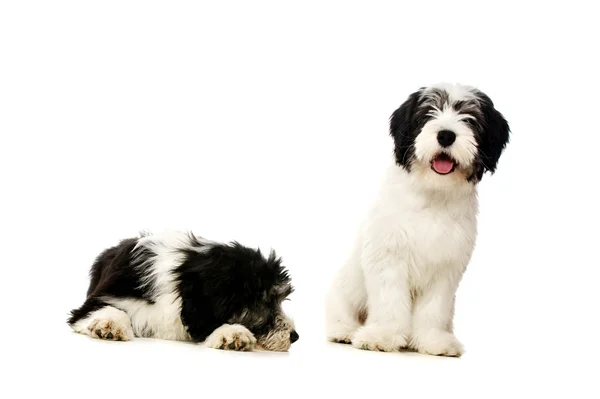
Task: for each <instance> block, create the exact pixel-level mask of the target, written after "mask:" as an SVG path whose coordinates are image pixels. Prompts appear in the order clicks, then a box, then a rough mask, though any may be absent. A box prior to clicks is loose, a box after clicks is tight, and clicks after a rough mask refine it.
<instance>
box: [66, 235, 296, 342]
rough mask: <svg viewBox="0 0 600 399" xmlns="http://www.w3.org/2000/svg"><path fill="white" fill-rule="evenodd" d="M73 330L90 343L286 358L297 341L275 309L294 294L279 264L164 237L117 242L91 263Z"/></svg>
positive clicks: (250, 252) (242, 251) (239, 250)
mask: <svg viewBox="0 0 600 399" xmlns="http://www.w3.org/2000/svg"><path fill="white" fill-rule="evenodd" d="M90 277H91V279H90V280H91V281H90V286H89V289H88V292H87V299H86V301H85V302H84V303H83V305H82V306H81V307H79V308H78V309H75V310H73V311H72V312H71V317H70V318H69V320H68V324H69V325H70V326H71V327H72V328H73V330H74V331H76V332H79V333H83V334H87V335H89V336H91V337H94V338H101V339H108V340H123V341H127V340H130V339H132V338H133V337H135V336H136V337H153V338H160V339H169V340H185V341H195V342H204V341H205V342H206V345H207V346H209V347H213V348H218V349H232V350H251V349H253V348H254V347H256V346H258V347H259V348H262V349H265V350H274V351H287V350H288V349H289V347H290V345H291V344H292V343H293V342H294V341H296V340H297V339H298V334H297V332H296V331H295V329H294V324H293V322H292V321H291V320H290V319H289V318H288V317H287V316H286V315H285V314H284V312H283V310H282V308H281V304H282V301H283V300H285V299H286V298H287V297H288V296H289V295H290V294H291V293H292V291H293V287H292V285H291V279H290V277H289V275H288V272H287V270H286V269H285V268H284V267H283V266H282V264H281V260H280V259H279V258H278V257H277V256H276V255H275V253H274V252H271V254H270V256H269V257H264V256H263V255H262V254H261V252H260V251H259V250H254V249H251V248H247V247H245V246H242V245H240V244H239V243H235V242H234V243H232V244H221V243H216V242H212V241H208V240H205V239H203V238H201V237H197V236H195V235H193V234H192V233H183V232H168V233H164V234H159V235H142V236H140V237H138V238H130V239H125V240H123V241H121V242H120V243H119V244H118V245H117V246H115V247H112V248H109V249H107V250H105V251H104V252H102V253H101V254H100V255H99V256H98V258H97V259H96V262H95V263H94V264H93V266H92V269H91V273H90Z"/></svg>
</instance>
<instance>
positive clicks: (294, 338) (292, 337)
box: [290, 330, 300, 344]
mask: <svg viewBox="0 0 600 399" xmlns="http://www.w3.org/2000/svg"><path fill="white" fill-rule="evenodd" d="M299 338H300V336H299V335H298V333H297V332H296V330H292V332H291V333H290V341H291V342H292V344H293V343H294V342H296V341H298V339H299Z"/></svg>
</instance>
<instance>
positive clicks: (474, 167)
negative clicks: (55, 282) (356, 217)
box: [325, 84, 511, 356]
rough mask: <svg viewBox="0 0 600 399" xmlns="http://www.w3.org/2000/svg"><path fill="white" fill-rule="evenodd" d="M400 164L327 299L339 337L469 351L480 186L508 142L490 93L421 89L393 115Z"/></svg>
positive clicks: (382, 347)
mask: <svg viewBox="0 0 600 399" xmlns="http://www.w3.org/2000/svg"><path fill="white" fill-rule="evenodd" d="M389 128H390V135H391V137H392V138H393V142H394V157H393V162H392V164H391V165H390V167H389V169H388V170H387V172H386V174H385V176H384V180H383V183H382V186H381V188H380V190H379V192H378V194H377V196H376V199H375V202H374V204H373V206H372V208H371V209H370V210H369V212H368V214H367V216H366V218H365V220H364V221H363V223H362V224H361V226H360V228H359V233H358V235H357V238H356V242H355V245H354V247H353V249H352V251H351V254H350V256H349V257H348V259H347V260H346V263H345V264H344V266H342V267H341V269H339V270H337V271H336V274H335V277H334V279H333V283H332V285H331V288H330V290H329V292H328V293H327V295H326V300H325V314H326V320H325V321H326V323H325V324H326V335H327V339H328V340H329V341H332V342H338V343H349V344H352V345H353V346H354V347H356V348H360V349H366V350H376V351H385V352H392V351H400V350H415V351H418V352H420V353H424V354H430V355H445V356H461V355H462V354H463V352H464V348H463V346H462V344H461V343H460V342H459V341H458V339H457V338H456V337H455V335H454V332H453V319H454V307H455V294H456V291H457V289H458V285H459V283H460V281H461V279H462V276H463V273H464V272H465V270H466V268H467V265H468V263H469V261H470V258H471V255H472V252H473V249H474V246H475V240H476V236H477V213H478V199H477V187H478V183H479V182H480V181H481V179H482V177H483V175H484V174H485V173H486V172H489V173H490V174H493V173H494V172H495V171H496V168H497V165H498V161H499V159H500V156H501V154H502V153H503V151H504V149H505V147H506V145H507V144H508V142H509V135H510V134H511V132H510V128H509V125H508V122H507V121H506V119H505V118H504V116H503V115H502V114H501V113H500V112H499V111H498V110H496V108H495V106H494V103H493V102H492V100H491V99H490V98H489V97H488V96H487V95H486V94H485V93H483V92H482V91H480V90H478V89H476V88H474V87H471V86H466V85H461V84H437V85H433V86H428V87H421V88H420V89H419V90H417V91H416V92H414V93H412V94H411V95H410V96H409V97H408V99H407V100H406V101H405V102H404V103H403V104H402V105H401V106H400V107H399V108H398V109H397V110H396V111H395V112H394V113H393V114H392V116H391V118H390V124H389Z"/></svg>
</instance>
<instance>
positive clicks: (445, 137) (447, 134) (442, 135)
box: [437, 130, 456, 147]
mask: <svg viewBox="0 0 600 399" xmlns="http://www.w3.org/2000/svg"><path fill="white" fill-rule="evenodd" d="M437 140H438V143H440V145H441V146H442V147H450V146H451V145H452V143H454V141H455V140H456V134H455V133H454V132H453V131H450V130H440V131H439V132H438V135H437Z"/></svg>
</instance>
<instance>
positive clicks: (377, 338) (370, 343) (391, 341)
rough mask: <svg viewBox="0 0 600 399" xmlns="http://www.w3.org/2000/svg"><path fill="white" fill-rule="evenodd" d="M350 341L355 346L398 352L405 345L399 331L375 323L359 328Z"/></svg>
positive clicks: (404, 340)
mask: <svg viewBox="0 0 600 399" xmlns="http://www.w3.org/2000/svg"><path fill="white" fill-rule="evenodd" d="M351 341H352V346H354V347H355V348H358V349H364V350H369V351H380V352H398V351H399V350H400V349H402V348H405V347H406V346H407V343H406V337H405V336H404V335H403V334H402V333H401V332H399V331H397V330H390V329H386V328H380V327H378V326H376V325H371V326H364V327H361V328H359V329H358V331H356V333H355V334H354V336H353V337H352V338H351Z"/></svg>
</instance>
